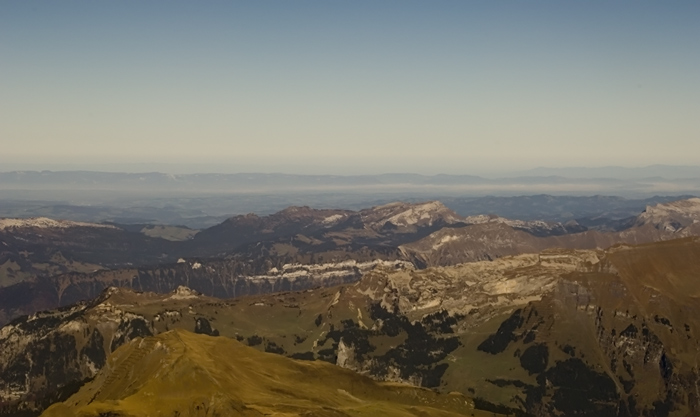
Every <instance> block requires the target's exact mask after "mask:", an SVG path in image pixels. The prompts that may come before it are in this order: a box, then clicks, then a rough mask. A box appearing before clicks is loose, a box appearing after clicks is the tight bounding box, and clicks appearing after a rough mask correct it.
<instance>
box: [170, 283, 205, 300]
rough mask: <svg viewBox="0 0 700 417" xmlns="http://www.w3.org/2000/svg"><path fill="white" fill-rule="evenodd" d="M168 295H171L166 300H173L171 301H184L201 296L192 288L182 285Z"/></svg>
mask: <svg viewBox="0 0 700 417" xmlns="http://www.w3.org/2000/svg"><path fill="white" fill-rule="evenodd" d="M170 294H172V295H171V296H170V297H168V298H170V299H173V300H185V299H188V298H197V297H201V296H202V293H200V292H198V291H195V290H193V289H192V288H189V287H186V286H184V285H180V286H178V287H177V288H176V289H175V291H173V292H171V293H170Z"/></svg>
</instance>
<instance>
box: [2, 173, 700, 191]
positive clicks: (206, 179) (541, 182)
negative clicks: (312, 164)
mask: <svg viewBox="0 0 700 417" xmlns="http://www.w3.org/2000/svg"><path fill="white" fill-rule="evenodd" d="M520 174H522V175H516V176H510V177H504V178H485V177H480V176H474V175H444V174H441V175H419V174H409V173H397V174H381V175H345V176H341V175H292V174H281V173H279V174H261V173H240V174H182V175H173V174H165V173H159V172H144V173H115V172H94V171H12V172H2V173H0V191H5V192H7V191H50V190H63V191H67V190H70V191H74V192H80V191H119V192H129V193H134V194H138V193H143V192H147V193H150V194H152V195H158V196H167V195H173V194H180V195H182V194H184V193H189V194H194V195H202V194H207V193H214V194H221V193H229V194H231V193H261V192H309V191H313V192H341V191H345V192H372V191H374V192H381V191H393V192H396V191H402V192H415V193H420V194H425V193H431V192H432V193H434V192H436V191H440V192H443V193H446V194H450V193H462V194H464V193H468V194H470V195H487V194H494V193H495V194H500V195H514V193H517V194H533V193H567V194H579V195H580V194H584V195H585V194H588V195H590V194H601V193H610V194H616V195H625V196H630V195H635V194H636V195H642V194H647V195H652V194H653V193H661V192H665V193H667V192H673V193H689V194H696V193H698V190H700V184H699V183H698V179H700V167H665V166H654V167H647V168H639V169H627V168H616V167H610V168H597V169H586V168H580V169H579V168H567V169H560V170H557V169H536V170H531V171H526V172H523V173H520ZM588 174H590V175H588ZM650 193H652V194H650ZM517 194H516V195H517Z"/></svg>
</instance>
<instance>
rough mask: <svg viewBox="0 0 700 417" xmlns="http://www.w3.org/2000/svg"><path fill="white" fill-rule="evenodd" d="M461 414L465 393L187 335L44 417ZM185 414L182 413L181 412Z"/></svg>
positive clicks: (146, 352) (146, 344) (153, 344)
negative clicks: (378, 377)
mask: <svg viewBox="0 0 700 417" xmlns="http://www.w3.org/2000/svg"><path fill="white" fill-rule="evenodd" d="M104 413H113V414H109V415H110V416H115V417H116V416H147V415H149V416H156V415H158V416H174V415H181V416H186V415H230V416H235V415H240V416H258V415H273V416H297V415H305V416H425V417H429V416H445V417H447V416H458V415H474V416H486V415H493V414H492V413H485V412H482V411H478V410H474V409H473V403H472V402H471V401H470V400H469V399H467V398H466V397H464V396H462V395H460V394H449V395H440V394H437V393H435V392H433V391H430V390H426V389H420V388H415V387H410V386H405V385H398V384H386V383H378V382H375V381H373V380H371V379H369V378H366V377H363V376H360V375H358V374H355V373H353V372H351V371H348V370H346V369H342V368H339V367H336V366H334V365H330V364H327V363H324V362H301V361H294V360H291V359H288V358H285V357H282V356H279V355H273V354H267V353H262V352H259V351H257V350H255V349H252V348H249V347H247V346H244V345H242V344H241V343H238V342H236V341H234V340H232V339H228V338H223V337H219V338H214V337H209V336H203V335H196V334H193V333H190V332H187V331H184V330H175V331H170V332H167V333H164V334H161V335H159V336H157V337H153V338H147V339H137V340H134V341H133V342H132V343H129V344H127V345H125V346H123V347H122V348H120V349H118V350H117V351H116V352H114V353H113V355H112V356H111V357H110V359H109V363H108V365H107V366H106V367H105V368H104V369H103V370H102V371H101V372H100V373H99V374H98V375H97V376H96V377H95V379H94V380H93V381H91V382H90V383H88V384H87V385H85V386H83V387H82V388H81V390H80V391H79V392H78V393H76V394H75V395H73V396H72V397H70V398H69V399H68V400H67V401H65V402H64V403H61V404H56V405H54V406H52V407H51V408H49V409H48V410H47V411H46V412H45V413H44V414H43V416H46V417H67V416H71V417H72V416H98V415H105V414H104ZM177 413H180V414H177Z"/></svg>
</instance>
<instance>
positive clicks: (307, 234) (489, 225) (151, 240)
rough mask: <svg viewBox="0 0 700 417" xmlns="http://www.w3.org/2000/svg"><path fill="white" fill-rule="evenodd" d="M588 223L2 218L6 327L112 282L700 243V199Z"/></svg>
mask: <svg viewBox="0 0 700 417" xmlns="http://www.w3.org/2000/svg"><path fill="white" fill-rule="evenodd" d="M598 220H599V222H598V224H596V225H594V226H589V227H587V226H585V225H582V224H579V223H578V222H576V221H570V222H566V223H561V222H545V221H532V220H517V219H507V218H503V217H499V216H495V215H479V216H469V217H463V216H460V215H458V214H456V213H455V212H454V211H452V210H450V209H448V208H447V207H446V206H445V205H443V204H442V203H440V202H435V201H432V202H424V203H400V202H395V203H390V204H385V205H381V206H375V207H372V208H368V209H363V210H359V211H352V210H340V209H312V208H309V207H289V208H286V209H284V210H282V211H279V212H277V213H275V214H271V215H268V216H257V215H254V214H248V215H239V216H234V217H231V218H229V219H228V220H226V221H224V222H222V223H221V224H219V225H216V226H212V227H210V228H207V229H204V230H202V231H194V230H191V229H186V228H176V227H168V228H159V229H157V228H154V227H152V226H148V225H137V226H122V225H116V224H88V223H77V222H70V221H55V220H51V219H45V218H36V219H4V220H0V243H1V244H2V250H1V251H0V324H2V323H6V322H7V321H9V320H11V319H13V318H14V317H17V316H19V315H22V314H31V313H33V312H36V311H38V310H43V309H47V308H53V307H57V306H61V305H67V304H70V303H73V302H76V301H80V300H86V299H90V298H93V297H95V296H97V295H98V294H99V293H100V291H102V290H103V289H104V288H107V287H110V286H116V287H130V288H134V289H137V290H141V291H156V292H168V291H171V290H173V289H174V288H176V287H177V286H178V285H187V286H189V287H192V288H194V289H196V290H198V291H200V292H202V293H204V294H207V295H211V296H216V297H234V296H243V295H251V294H258V293H265V292H272V291H280V290H284V291H287V290H301V289H305V288H312V287H315V286H330V285H338V284H342V283H349V282H354V281H356V280H358V279H360V277H361V276H362V275H363V274H365V273H366V272H367V271H369V270H371V269H373V268H375V267H377V266H383V267H391V268H402V267H406V266H407V265H410V266H412V267H416V268H425V267H429V266H450V265H456V264H459V263H464V262H474V261H480V260H493V259H497V258H500V257H503V256H509V255H517V254H521V253H536V252H540V251H542V250H545V249H548V248H567V249H603V248H607V247H610V246H612V245H615V244H620V243H626V244H639V243H648V242H656V241H663V240H670V239H677V238H681V237H689V236H698V235H700V226H699V225H700V223H699V221H700V199H698V198H691V199H686V200H680V201H678V202H671V203H663V204H658V205H654V206H649V207H647V209H646V210H645V211H644V212H643V213H641V214H638V215H637V216H634V217H631V218H626V219H624V220H623V221H613V220H608V221H604V220H603V219H600V218H599V219H598Z"/></svg>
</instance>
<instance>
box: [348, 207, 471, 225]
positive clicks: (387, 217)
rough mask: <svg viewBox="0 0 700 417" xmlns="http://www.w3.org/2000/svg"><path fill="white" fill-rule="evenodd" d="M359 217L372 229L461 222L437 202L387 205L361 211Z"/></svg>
mask: <svg viewBox="0 0 700 417" xmlns="http://www.w3.org/2000/svg"><path fill="white" fill-rule="evenodd" d="M361 215H362V218H363V220H364V221H365V223H367V224H368V225H369V226H370V227H372V228H375V227H383V226H384V225H385V224H387V223H390V224H392V225H394V226H397V227H411V226H432V225H434V224H436V223H443V224H454V223H458V222H461V221H462V220H463V219H462V218H461V217H460V216H459V215H457V213H455V212H454V211H452V210H450V209H449V208H447V207H445V205H444V204H442V203H441V202H439V201H427V202H424V203H402V202H395V203H389V204H385V205H382V206H377V207H373V208H371V209H367V210H363V211H362V212H361Z"/></svg>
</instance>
